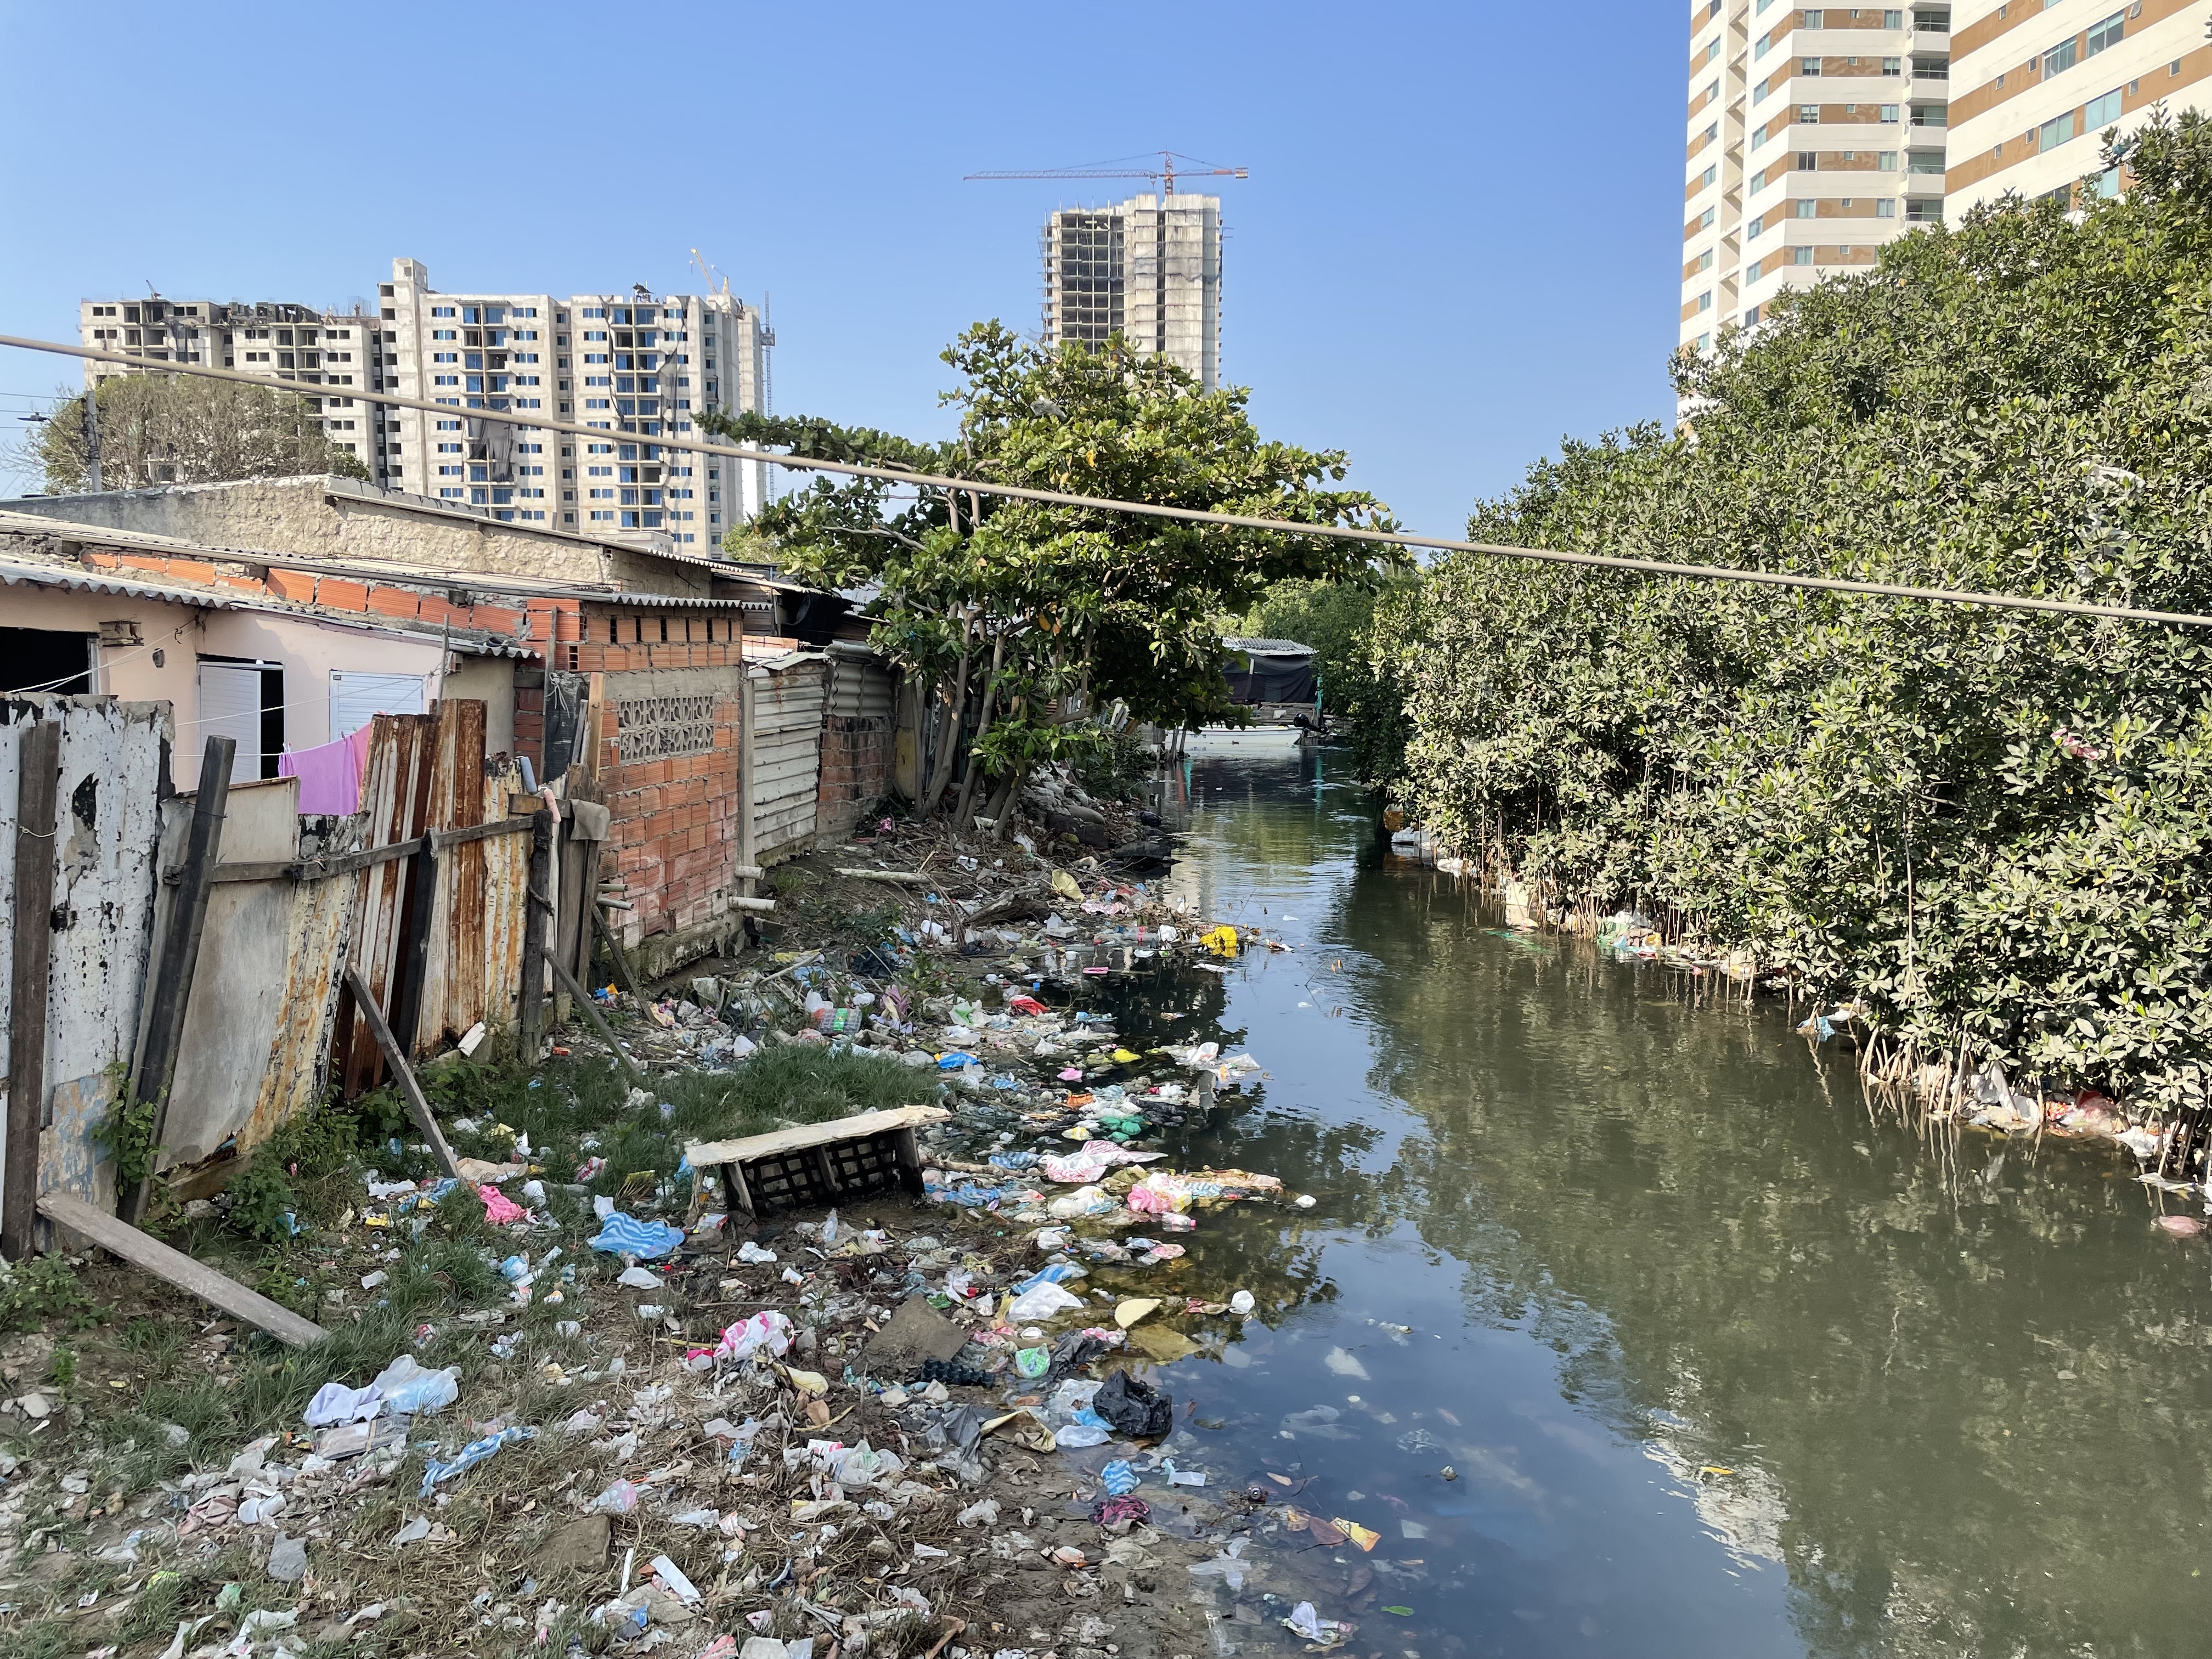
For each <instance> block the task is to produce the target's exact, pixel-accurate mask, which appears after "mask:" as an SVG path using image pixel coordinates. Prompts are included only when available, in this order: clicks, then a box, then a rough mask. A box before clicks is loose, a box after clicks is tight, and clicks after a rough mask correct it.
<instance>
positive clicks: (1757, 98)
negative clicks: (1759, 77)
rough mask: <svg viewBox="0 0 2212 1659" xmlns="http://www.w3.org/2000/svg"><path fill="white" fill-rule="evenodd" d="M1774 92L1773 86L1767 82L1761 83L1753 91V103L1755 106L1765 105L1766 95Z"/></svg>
mask: <svg viewBox="0 0 2212 1659" xmlns="http://www.w3.org/2000/svg"><path fill="white" fill-rule="evenodd" d="M1772 90H1773V88H1772V87H1771V85H1769V84H1768V83H1767V82H1765V81H1761V82H1759V84H1758V85H1757V86H1755V87H1753V88H1752V89H1751V101H1752V102H1753V103H1754V104H1763V103H1765V101H1766V94H1768V93H1769V92H1771V91H1772Z"/></svg>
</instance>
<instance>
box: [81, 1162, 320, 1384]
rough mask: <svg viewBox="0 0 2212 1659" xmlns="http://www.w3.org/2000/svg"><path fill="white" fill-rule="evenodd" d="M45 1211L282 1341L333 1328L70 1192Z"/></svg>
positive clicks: (303, 1339) (299, 1340) (309, 1340)
mask: <svg viewBox="0 0 2212 1659" xmlns="http://www.w3.org/2000/svg"><path fill="white" fill-rule="evenodd" d="M39 1213H40V1215H43V1216H44V1217H46V1219H47V1220H49V1221H51V1222H52V1223H53V1224H54V1225H57V1226H60V1227H66V1228H68V1229H69V1230H70V1231H71V1232H73V1233H82V1235H83V1236H84V1237H87V1238H88V1239H90V1240H91V1241H92V1242H93V1243H95V1244H97V1245H99V1246H100V1249H103V1250H106V1251H108V1252H109V1253H110V1254H111V1255H118V1256H121V1257H122V1258H123V1259H124V1260H125V1261H127V1262H129V1263H130V1264H131V1266H132V1267H138V1268H142V1269H143V1270H144V1271H145V1272H147V1273H151V1274H153V1275H154V1277H155V1278H156V1279H161V1280H163V1281H164V1282H166V1283H167V1284H171V1285H175V1286H176V1287H177V1288H178V1289H179V1290H180V1291H191V1293H192V1294H193V1295H194V1296H196V1297H199V1299H200V1300H201V1301H203V1302H204V1303H206V1304H208V1305H209V1306H210V1307H212V1308H218V1309H220V1310H222V1311H223V1312H224V1313H227V1314H228V1315H229V1316H231V1317H232V1318H233V1319H242V1320H244V1321H245V1322H246V1323H247V1324H249V1325H252V1326H253V1327H255V1328H257V1329H259V1330H264V1331H266V1332H268V1333H269V1334H270V1335H271V1336H273V1337H275V1338H276V1340H278V1341H279V1342H286V1343H289V1344H290V1345H291V1346H293V1347H295V1348H304V1347H307V1346H312V1345H313V1344H314V1343H317V1342H320V1341H321V1340H323V1339H324V1338H325V1337H326V1336H328V1335H329V1334H330V1333H329V1332H328V1331H326V1330H325V1329H324V1328H322V1327H321V1326H320V1325H318V1324H316V1323H315V1322H313V1320H311V1319H302V1318H301V1316H299V1315H298V1314H295V1313H294V1312H293V1311H292V1310H290V1309H289V1308H287V1307H284V1306H283V1305H282V1304H278V1303H275V1302H271V1301H270V1299H269V1298H268V1297H265V1296H263V1295H261V1294H260V1293H259V1292H258V1291H249V1290H247V1289H246V1286H245V1285H241V1284H240V1283H239V1282H238V1281H237V1280H236V1279H232V1278H230V1277H228V1275H227V1274H223V1273H217V1272H216V1270H215V1269H214V1268H212V1267H208V1266H207V1265H205V1264H204V1263H203V1262H198V1261H193V1260H192V1258H191V1257H190V1256H188V1255H185V1253H184V1252H183V1251H181V1250H173V1249H170V1248H169V1247H168V1246H167V1244H164V1243H161V1240H160V1239H158V1238H149V1237H147V1236H146V1235H145V1234H144V1233H142V1232H140V1231H138V1230H137V1228H136V1227H134V1226H132V1225H131V1224H130V1223H128V1222H126V1221H119V1220H118V1219H117V1218H115V1217H113V1216H112V1215H103V1214H102V1213H101V1212H100V1211H98V1210H95V1209H94V1208H93V1207H92V1206H91V1205H89V1204H87V1203H85V1202H84V1201H83V1200H81V1199H75V1198H71V1197H70V1195H69V1194H67V1193H48V1194H46V1196H45V1197H43V1198H41V1199H40V1200H39Z"/></svg>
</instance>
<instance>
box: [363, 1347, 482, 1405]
mask: <svg viewBox="0 0 2212 1659" xmlns="http://www.w3.org/2000/svg"><path fill="white" fill-rule="evenodd" d="M369 1386H370V1387H372V1388H374V1389H376V1391H377V1392H378V1394H379V1395H381V1396H382V1398H383V1401H384V1408H385V1410H386V1411H387V1412H389V1413H392V1415H393V1416H395V1417H405V1416H409V1415H411V1414H412V1413H416V1412H425V1413H428V1412H436V1411H442V1410H443V1409H445V1407H447V1406H450V1405H452V1404H453V1401H456V1400H458V1399H459V1398H460V1393H461V1368H460V1367H459V1366H458V1365H455V1366H453V1367H451V1368H450V1369H448V1370H441V1371H434V1370H424V1369H423V1368H422V1366H421V1365H418V1364H416V1363H415V1356H414V1355H413V1354H411V1353H403V1354H401V1355H400V1356H399V1358H397V1359H395V1360H393V1361H392V1363H391V1364H389V1365H386V1367H385V1368H384V1369H383V1370H381V1371H380V1372H378V1373H377V1376H376V1381H375V1382H374V1383H371V1384H370V1385H369Z"/></svg>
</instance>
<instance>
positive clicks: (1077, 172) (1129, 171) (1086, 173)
mask: <svg viewBox="0 0 2212 1659" xmlns="http://www.w3.org/2000/svg"><path fill="white" fill-rule="evenodd" d="M1159 154H1160V164H1159V166H1158V167H1127V168H1124V167H1044V168H1041V169H1039V170H1038V171H1036V172H1035V173H969V174H967V175H966V178H967V179H1151V180H1152V182H1153V183H1154V184H1156V185H1162V184H1164V185H1165V193H1166V194H1167V195H1170V196H1172V195H1174V194H1175V193H1176V174H1177V173H1182V175H1183V176H1184V177H1185V178H1194V179H1249V178H1250V177H1251V176H1252V174H1251V173H1250V171H1249V169H1248V168H1244V167H1208V166H1207V165H1206V163H1205V162H1203V161H1199V159H1198V157H1196V156H1195V155H1178V154H1177V153H1176V151H1174V150H1171V149H1164V150H1162V151H1161V152H1160V153H1159ZM1178 161H1186V162H1191V163H1194V165H1193V166H1188V167H1176V162H1178Z"/></svg>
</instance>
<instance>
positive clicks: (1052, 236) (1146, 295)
mask: <svg viewBox="0 0 2212 1659" xmlns="http://www.w3.org/2000/svg"><path fill="white" fill-rule="evenodd" d="M1042 242H1043V253H1044V338H1045V343H1047V344H1048V345H1056V344H1058V343H1060V342H1061V341H1064V340H1081V341H1084V342H1086V343H1091V344H1100V343H1103V342H1104V341H1105V340H1106V339H1107V338H1108V337H1109V336H1112V335H1115V334H1120V335H1121V336H1122V337H1124V338H1126V339H1127V341H1128V342H1129V343H1130V344H1131V345H1133V346H1134V347H1136V348H1137V349H1139V350H1140V351H1146V352H1157V353H1159V354H1161V355H1163V356H1168V357H1172V358H1173V359H1174V360H1175V361H1176V362H1177V363H1178V364H1180V365H1181V366H1182V368H1185V369H1187V370H1188V371H1189V373H1190V374H1191V376H1192V377H1193V378H1194V379H1195V380H1197V381H1198V383H1199V385H1200V386H1202V387H1204V388H1205V389H1206V391H1208V392H1212V391H1213V390H1215V389H1216V388H1217V387H1218V386H1219V385H1220V383H1221V198H1220V197H1218V196H1134V197H1130V198H1129V200H1127V201H1126V202H1121V203H1117V204H1115V205H1113V206H1111V207H1103V208H1063V209H1061V210H1060V211H1058V212H1056V213H1054V215H1053V216H1052V217H1051V218H1049V219H1048V220H1047V221H1046V222H1045V227H1044V235H1043V239H1042Z"/></svg>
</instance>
